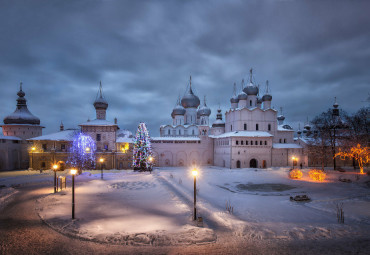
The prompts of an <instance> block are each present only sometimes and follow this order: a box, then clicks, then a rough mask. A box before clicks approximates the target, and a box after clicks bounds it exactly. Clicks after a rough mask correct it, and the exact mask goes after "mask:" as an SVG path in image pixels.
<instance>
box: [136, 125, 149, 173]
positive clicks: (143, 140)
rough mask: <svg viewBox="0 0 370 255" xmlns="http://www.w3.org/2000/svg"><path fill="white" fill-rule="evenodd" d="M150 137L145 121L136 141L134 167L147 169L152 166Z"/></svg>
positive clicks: (139, 128)
mask: <svg viewBox="0 0 370 255" xmlns="http://www.w3.org/2000/svg"><path fill="white" fill-rule="evenodd" d="M151 157H152V147H151V144H150V137H149V132H148V129H147V128H146V124H145V123H140V124H139V126H138V128H137V132H136V136H135V141H134V149H133V158H132V165H133V167H134V169H140V170H147V169H149V168H151V167H152V162H150V160H149V158H151Z"/></svg>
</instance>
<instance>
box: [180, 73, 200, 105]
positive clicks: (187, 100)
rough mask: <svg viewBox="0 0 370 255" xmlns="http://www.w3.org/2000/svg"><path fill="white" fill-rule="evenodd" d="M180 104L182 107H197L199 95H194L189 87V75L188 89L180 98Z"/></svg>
mask: <svg viewBox="0 0 370 255" xmlns="http://www.w3.org/2000/svg"><path fill="white" fill-rule="evenodd" d="M181 105H182V106H183V107H184V108H197V107H198V106H199V105H200V100H199V97H197V96H196V95H194V92H193V90H192V88H191V76H190V85H189V90H188V91H187V92H186V93H185V95H184V96H183V97H182V99H181Z"/></svg>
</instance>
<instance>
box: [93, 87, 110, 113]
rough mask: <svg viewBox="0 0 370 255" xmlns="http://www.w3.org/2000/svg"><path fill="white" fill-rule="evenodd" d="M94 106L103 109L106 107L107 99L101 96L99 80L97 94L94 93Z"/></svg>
mask: <svg viewBox="0 0 370 255" xmlns="http://www.w3.org/2000/svg"><path fill="white" fill-rule="evenodd" d="M94 107H95V109H104V110H106V109H107V108H108V102H107V100H105V98H104V96H103V89H102V85H101V81H100V86H99V91H98V94H97V95H96V99H95V101H94Z"/></svg>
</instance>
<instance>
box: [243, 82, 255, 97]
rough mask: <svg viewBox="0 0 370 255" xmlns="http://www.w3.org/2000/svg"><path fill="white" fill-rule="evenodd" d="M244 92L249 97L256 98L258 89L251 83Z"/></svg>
mask: <svg viewBox="0 0 370 255" xmlns="http://www.w3.org/2000/svg"><path fill="white" fill-rule="evenodd" d="M243 91H244V92H245V93H246V94H247V95H248V96H249V95H251V96H256V95H257V94H258V87H257V86H256V85H254V84H253V83H252V82H250V83H249V84H248V85H247V86H246V87H245V88H244V89H243Z"/></svg>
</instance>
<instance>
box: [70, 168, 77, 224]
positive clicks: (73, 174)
mask: <svg viewBox="0 0 370 255" xmlns="http://www.w3.org/2000/svg"><path fill="white" fill-rule="evenodd" d="M71 174H72V219H74V218H75V175H76V174H77V170H76V169H72V170H71Z"/></svg>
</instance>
